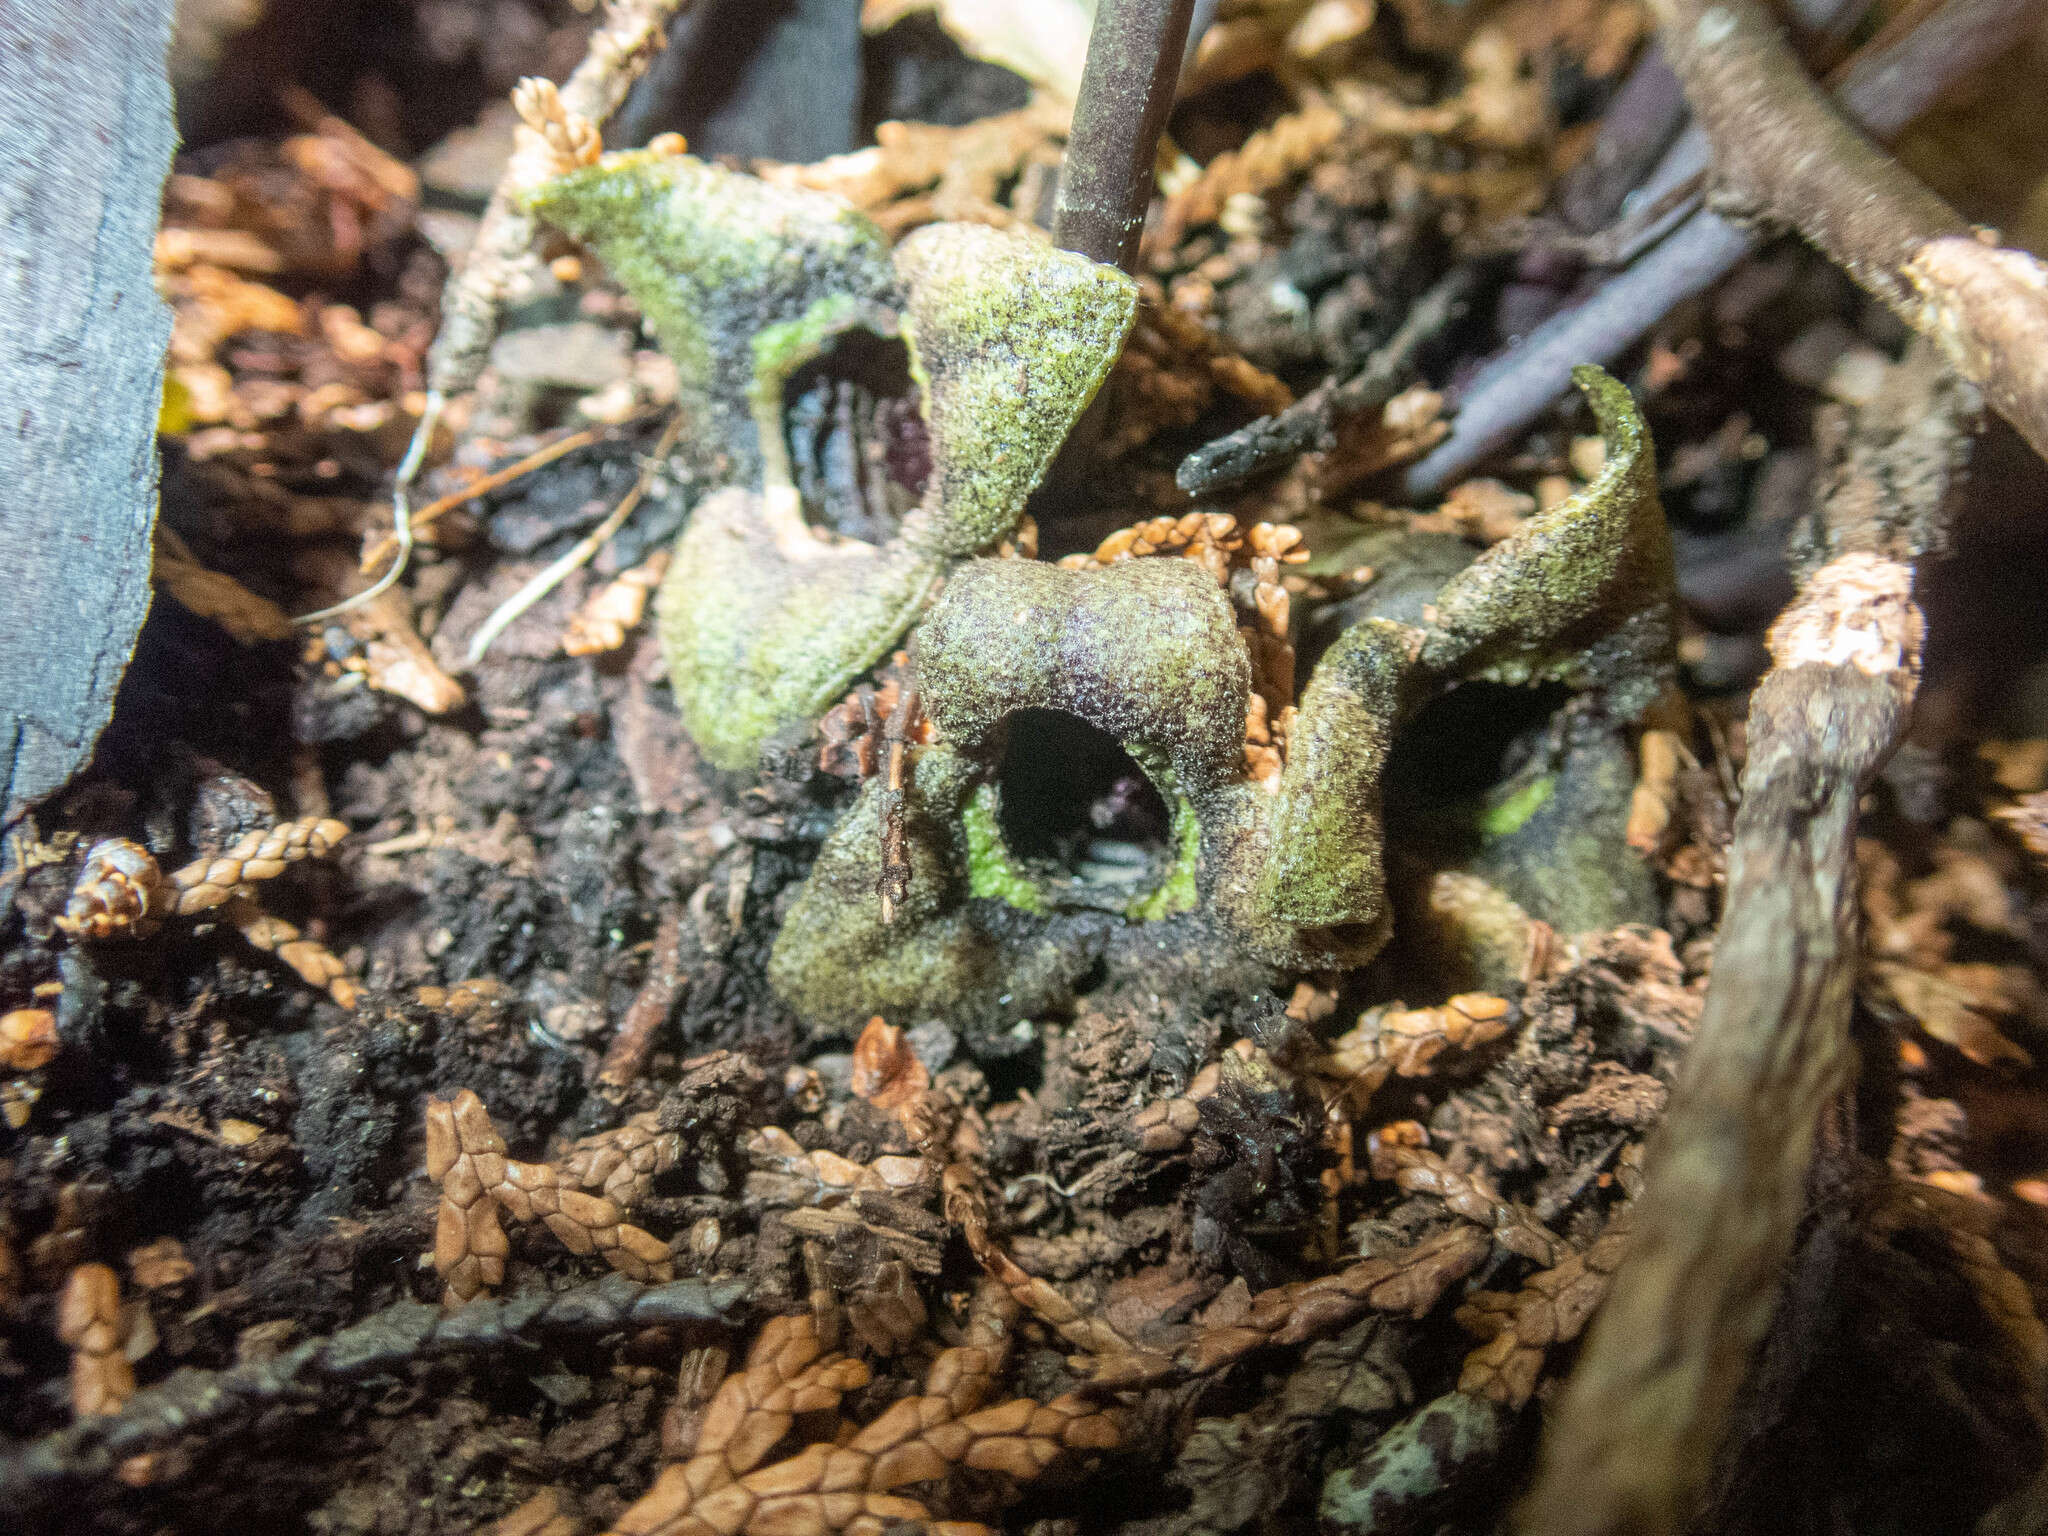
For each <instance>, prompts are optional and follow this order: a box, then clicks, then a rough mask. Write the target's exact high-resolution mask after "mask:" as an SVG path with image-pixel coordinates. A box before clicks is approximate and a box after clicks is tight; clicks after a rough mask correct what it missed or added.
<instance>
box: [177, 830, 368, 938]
mask: <svg viewBox="0 0 2048 1536" xmlns="http://www.w3.org/2000/svg"><path fill="white" fill-rule="evenodd" d="M346 836H348V824H347V823H346V822H341V821H336V820H335V819H334V818H333V817H331V816H308V817H304V818H301V819H299V820H296V821H283V822H279V823H278V824H277V825H276V826H274V827H266V828H264V829H263V830H261V831H258V832H251V833H249V834H247V835H246V836H244V837H242V838H239V839H237V840H236V842H235V843H234V844H233V846H231V847H230V848H228V850H227V851H226V852H225V853H219V854H215V855H212V856H211V857H208V858H204V859H195V860H194V861H193V862H192V863H190V864H187V865H185V866H184V867H183V868H181V869H177V870H174V871H173V872H172V874H171V885H172V887H173V888H174V889H175V890H176V891H177V893H178V894H177V901H176V905H175V908H174V910H175V911H176V912H177V913H178V915H179V916H180V917H190V916H192V915H193V914H194V913H196V912H204V911H207V910H208V909H210V908H213V907H217V906H220V905H221V904H222V903H223V902H226V901H229V900H232V899H233V898H235V897H237V896H240V895H243V894H245V891H244V888H245V887H247V886H252V885H255V884H257V883H258V882H260V881H264V880H275V879H276V878H277V877H278V876H279V875H281V874H283V873H284V872H285V870H286V869H287V868H289V867H290V866H291V865H293V864H296V863H298V862H299V860H301V859H309V858H310V859H319V858H325V857H326V856H327V854H328V853H329V852H330V851H331V850H332V849H333V847H334V845H335V844H336V843H338V842H340V841H341V840H342V839H343V838H344V837H346Z"/></svg>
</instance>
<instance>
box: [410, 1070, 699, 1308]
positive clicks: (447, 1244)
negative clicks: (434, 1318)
mask: <svg viewBox="0 0 2048 1536" xmlns="http://www.w3.org/2000/svg"><path fill="white" fill-rule="evenodd" d="M630 1161H631V1154H630V1153H627V1154H626V1157H625V1166H629V1167H630ZM578 1166H579V1168H581V1169H583V1170H584V1171H593V1170H594V1169H595V1168H596V1167H597V1166H598V1160H597V1157H596V1154H595V1153H593V1154H592V1156H591V1158H590V1160H589V1161H588V1162H587V1163H583V1162H579V1164H578ZM612 1172H616V1168H610V1169H608V1170H607V1174H606V1175H605V1176H606V1177H609V1175H610V1173H612ZM427 1177H429V1178H430V1179H433V1180H434V1181H435V1182H437V1183H438V1184H439V1185H440V1186H441V1206H440V1213H439V1216H438V1217H437V1219H436V1223H435V1227H434V1250H433V1258H434V1268H435V1269H436V1270H437V1271H438V1272H439V1273H440V1275H441V1277H442V1279H443V1280H444V1281H445V1282H446V1284H447V1288H448V1289H447V1301H448V1304H449V1305H450V1306H460V1305H461V1304H462V1303H464V1302H466V1301H468V1300H470V1298H472V1297H474V1296H476V1295H479V1294H480V1293H481V1292H483V1291H485V1290H487V1289H489V1288H491V1287H493V1286H496V1285H499V1284H502V1283H503V1281H504V1278H505V1260H506V1258H507V1257H508V1256H510V1254H511V1252H512V1245H511V1241H510V1239H509V1238H507V1237H506V1235H505V1229H504V1226H503V1224H502V1222H501V1220H500V1218H501V1216H502V1217H509V1218H510V1219H511V1220H513V1221H515V1222H521V1223H525V1222H530V1221H532V1220H534V1219H535V1218H536V1217H538V1218H539V1219H540V1221H541V1222H542V1223H543V1224H544V1225H545V1226H546V1227H547V1229H548V1230H549V1231H550V1232H552V1233H554V1235H555V1236H556V1237H557V1238H558V1239H560V1241H561V1243H562V1246H563V1247H565V1248H567V1249H568V1250H569V1251H570V1252H571V1253H574V1254H578V1255H584V1254H590V1253H599V1254H602V1255H603V1256H604V1258H605V1261H606V1262H607V1263H609V1264H610V1265H611V1266H612V1268H614V1269H616V1270H618V1271H620V1272H621V1273H622V1274H625V1275H628V1276H630V1277H631V1278H633V1279H635V1280H641V1281H662V1280H668V1279H671V1278H673V1275H674V1266H673V1265H672V1264H671V1263H670V1262H669V1250H668V1244H666V1243H664V1242H662V1241H661V1239H659V1238H657V1237H655V1236H654V1235H653V1234H652V1233H648V1232H643V1231H642V1230H641V1229H640V1228H638V1227H635V1226H632V1225H630V1224H629V1223H628V1222H627V1221H626V1219H625V1213H624V1212H623V1211H621V1210H620V1208H619V1206H618V1204H617V1202H615V1201H613V1200H611V1199H609V1198H607V1197H605V1196H602V1195H588V1194H585V1193H583V1192H582V1191H581V1190H579V1189H575V1188H565V1187H564V1182H565V1179H569V1178H570V1177H571V1176H570V1175H566V1174H564V1173H562V1172H560V1171H558V1170H557V1169H555V1168H554V1167H552V1166H551V1165H549V1164H547V1163H522V1162H518V1161H516V1160H515V1159H512V1158H509V1157H507V1156H506V1155H505V1139H504V1138H503V1137H502V1136H500V1135H499V1134H498V1132H497V1128H496V1127H495V1126H493V1125H492V1124H491V1117H490V1112H489V1111H488V1110H486V1109H485V1108H484V1105H483V1100H481V1099H479V1098H478V1097H477V1096H476V1095H475V1094H474V1093H472V1092H470V1091H469V1090H468V1089H464V1090H463V1091H462V1092H461V1093H458V1094H457V1095H456V1096H455V1097H454V1098H453V1099H434V1100H431V1101H430V1102H429V1103H428V1105H427ZM629 1182H630V1181H629V1180H628V1181H622V1183H629Z"/></svg>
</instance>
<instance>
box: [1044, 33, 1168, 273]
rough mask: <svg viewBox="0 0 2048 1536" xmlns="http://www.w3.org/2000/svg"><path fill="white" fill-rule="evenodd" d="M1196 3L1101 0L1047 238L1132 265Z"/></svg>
mask: <svg viewBox="0 0 2048 1536" xmlns="http://www.w3.org/2000/svg"><path fill="white" fill-rule="evenodd" d="M1194 8H1195V0H1101V4H1100V5H1098V6H1097V7H1096V11H1095V30H1094V32H1093V33H1091V34H1090V36H1089V38H1088V63H1087V65H1086V67H1085V68H1084V69H1083V70H1082V71H1081V93H1080V99H1079V100H1078V101H1076V102H1075V104H1074V126H1073V130H1072V132H1071V133H1069V134H1068V136H1067V158H1066V164H1065V165H1064V166H1063V167H1062V168H1061V170H1060V185H1059V195H1058V198H1057V199H1056V201H1055V203H1054V208H1053V220H1052V238H1053V243H1054V244H1055V245H1058V246H1060V247H1062V248H1064V249H1066V250H1069V251H1078V252H1080V253H1081V254H1082V255H1083V256H1087V257H1090V258H1092V259H1093V260H1095V261H1100V262H1106V263H1108V264H1109V265H1111V266H1115V267H1121V268H1123V270H1124V271H1126V272H1132V271H1135V269H1136V265H1137V259H1138V239H1139V237H1140V236H1141V235H1143V234H1144V232H1145V209H1146V207H1147V205H1148V204H1149V203H1150V202H1151V200H1152V167H1153V161H1154V158H1155V156H1156V155H1157V154H1158V150H1159V135H1160V132H1161V131H1162V130H1163V129H1164V128H1165V127H1166V114H1167V112H1168V111H1169V110H1170V109H1171V108H1172V106H1173V92H1174V87H1175V85H1176V84H1178V82H1179V80H1180V64H1181V56H1182V54H1183V53H1184V52H1185V51H1186V48H1187V40H1188V18H1189V16H1190V15H1191V14H1192V13H1193V11H1194Z"/></svg>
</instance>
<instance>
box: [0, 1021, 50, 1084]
mask: <svg viewBox="0 0 2048 1536" xmlns="http://www.w3.org/2000/svg"><path fill="white" fill-rule="evenodd" d="M58 1044H59V1041H58V1038H57V1015H56V1014H54V1013H52V1012H51V1011H50V1010H49V1009H47V1008H10V1009H8V1010H7V1012H5V1013H0V1068H4V1069H5V1070H7V1071H9V1072H34V1071H37V1070H39V1069H40V1068H43V1067H47V1066H48V1065H49V1064H50V1062H51V1060H52V1058H54V1057H55V1056H56V1054H57V1046H58Z"/></svg>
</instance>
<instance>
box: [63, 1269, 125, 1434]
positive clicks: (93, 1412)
mask: <svg viewBox="0 0 2048 1536" xmlns="http://www.w3.org/2000/svg"><path fill="white" fill-rule="evenodd" d="M127 1334H128V1327H127V1322H126V1320H125V1319H124V1318H123V1316H122V1312H121V1279H120V1276H118V1275H116V1274H115V1273H114V1272H113V1270H111V1269H109V1268H108V1267H107V1266H106V1265H104V1264H81V1265H79V1266H78V1267H77V1268H76V1269H74V1270H73V1271H72V1272H71V1278H70V1279H69V1280H68V1281H66V1282H65V1285H64V1298H63V1300H62V1301H61V1302H60V1303H59V1304H58V1309H57V1336H58V1337H59V1338H61V1339H63V1341H64V1342H65V1343H66V1344H68V1345H70V1346H71V1408H72V1412H74V1413H76V1414H77V1415H78V1416H79V1417H80V1418H82V1419H84V1418H96V1417H100V1416H103V1415H107V1414H115V1413H119V1412H120V1411H121V1409H122V1408H123V1407H124V1406H126V1404H127V1402H128V1399H129V1398H131V1397H133V1396H134V1395H135V1368H134V1367H133V1366H132V1365H130V1364H129V1363H128V1357H127V1356H126V1355H125V1354H123V1353H122V1347H123V1345H124V1344H125V1343H126V1342H127Z"/></svg>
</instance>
